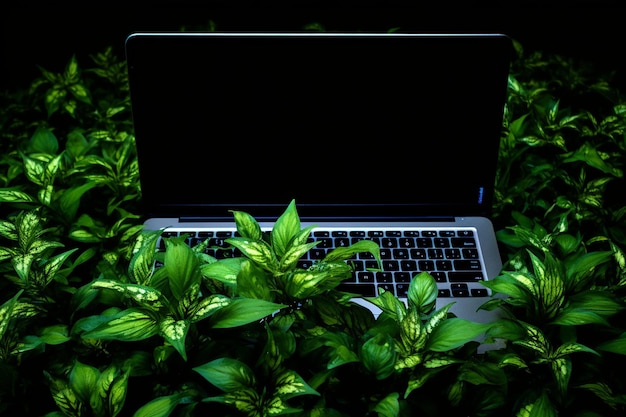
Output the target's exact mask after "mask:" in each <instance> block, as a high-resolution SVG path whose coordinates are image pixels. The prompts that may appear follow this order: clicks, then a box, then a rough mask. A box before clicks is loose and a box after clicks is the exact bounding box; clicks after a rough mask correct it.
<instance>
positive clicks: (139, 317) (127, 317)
mask: <svg viewBox="0 0 626 417" xmlns="http://www.w3.org/2000/svg"><path fill="white" fill-rule="evenodd" d="M158 332H159V324H158V322H157V321H156V320H155V319H154V318H152V317H151V316H149V315H148V314H146V313H144V312H142V311H141V310H137V309H134V308H129V309H127V310H122V311H120V312H119V313H117V314H115V315H114V316H112V317H107V320H106V321H105V322H104V323H102V324H100V325H98V326H97V327H96V328H95V329H93V330H89V331H87V332H85V333H83V334H82V337H83V338H84V339H102V340H119V341H122V342H135V341H138V340H145V339H147V338H149V337H152V336H154V335H156V334H157V333H158Z"/></svg>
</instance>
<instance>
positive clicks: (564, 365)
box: [550, 357, 572, 395]
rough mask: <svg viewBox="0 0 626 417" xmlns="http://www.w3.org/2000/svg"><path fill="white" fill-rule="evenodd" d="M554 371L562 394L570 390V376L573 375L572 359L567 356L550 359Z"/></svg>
mask: <svg viewBox="0 0 626 417" xmlns="http://www.w3.org/2000/svg"><path fill="white" fill-rule="evenodd" d="M550 365H551V368H552V373H553V374H554V379H555V380H556V383H557V386H558V388H559V391H560V393H561V394H563V395H564V394H565V393H566V392H567V390H568V384H569V380H570V377H571V376H572V361H571V360H570V359H569V358H567V357H559V358H556V359H552V360H551V361H550Z"/></svg>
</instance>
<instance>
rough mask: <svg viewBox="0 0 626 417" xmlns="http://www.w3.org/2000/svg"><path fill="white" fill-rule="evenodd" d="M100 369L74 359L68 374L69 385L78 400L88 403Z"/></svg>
mask: <svg viewBox="0 0 626 417" xmlns="http://www.w3.org/2000/svg"><path fill="white" fill-rule="evenodd" d="M99 377H100V371H98V370H97V369H96V368H94V367H92V366H89V365H86V364H83V363H81V362H80V361H75V362H74V366H73V367H72V371H71V372H70V375H69V386H70V388H71V389H72V391H74V392H75V393H76V396H77V397H78V398H79V400H80V402H82V403H83V404H89V399H90V397H91V394H92V393H93V392H94V391H95V390H96V385H97V381H98V378H99Z"/></svg>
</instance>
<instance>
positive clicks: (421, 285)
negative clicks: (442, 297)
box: [408, 272, 438, 314]
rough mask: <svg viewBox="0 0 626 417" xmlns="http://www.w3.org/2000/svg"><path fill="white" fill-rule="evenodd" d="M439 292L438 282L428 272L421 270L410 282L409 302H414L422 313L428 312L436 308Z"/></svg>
mask: <svg viewBox="0 0 626 417" xmlns="http://www.w3.org/2000/svg"><path fill="white" fill-rule="evenodd" d="M437 294H438V289H437V282H436V281H435V279H434V278H433V277H432V276H431V275H430V274H429V273H428V272H420V273H419V274H417V275H416V276H414V277H413V279H412V280H411V283H410V284H409V291H408V300H409V303H411V304H413V305H414V306H415V307H416V308H417V309H418V311H419V312H420V314H428V313H430V312H431V311H432V310H433V309H434V308H435V302H436V301H437Z"/></svg>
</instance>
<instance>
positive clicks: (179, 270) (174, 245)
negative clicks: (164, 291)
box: [163, 237, 201, 300]
mask: <svg viewBox="0 0 626 417" xmlns="http://www.w3.org/2000/svg"><path fill="white" fill-rule="evenodd" d="M163 267H164V268H166V274H167V276H168V277H169V281H168V282H169V286H170V290H171V291H172V295H173V296H174V298H176V299H177V300H180V299H182V298H183V297H184V296H185V293H186V292H187V291H189V290H190V289H193V288H195V286H196V285H198V284H199V283H200V281H201V275H200V261H199V260H198V258H197V256H196V255H195V254H194V252H193V250H192V249H191V248H190V247H189V245H187V244H186V243H185V241H184V240H183V238H182V237H175V238H166V239H165V259H164V266H163Z"/></svg>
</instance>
